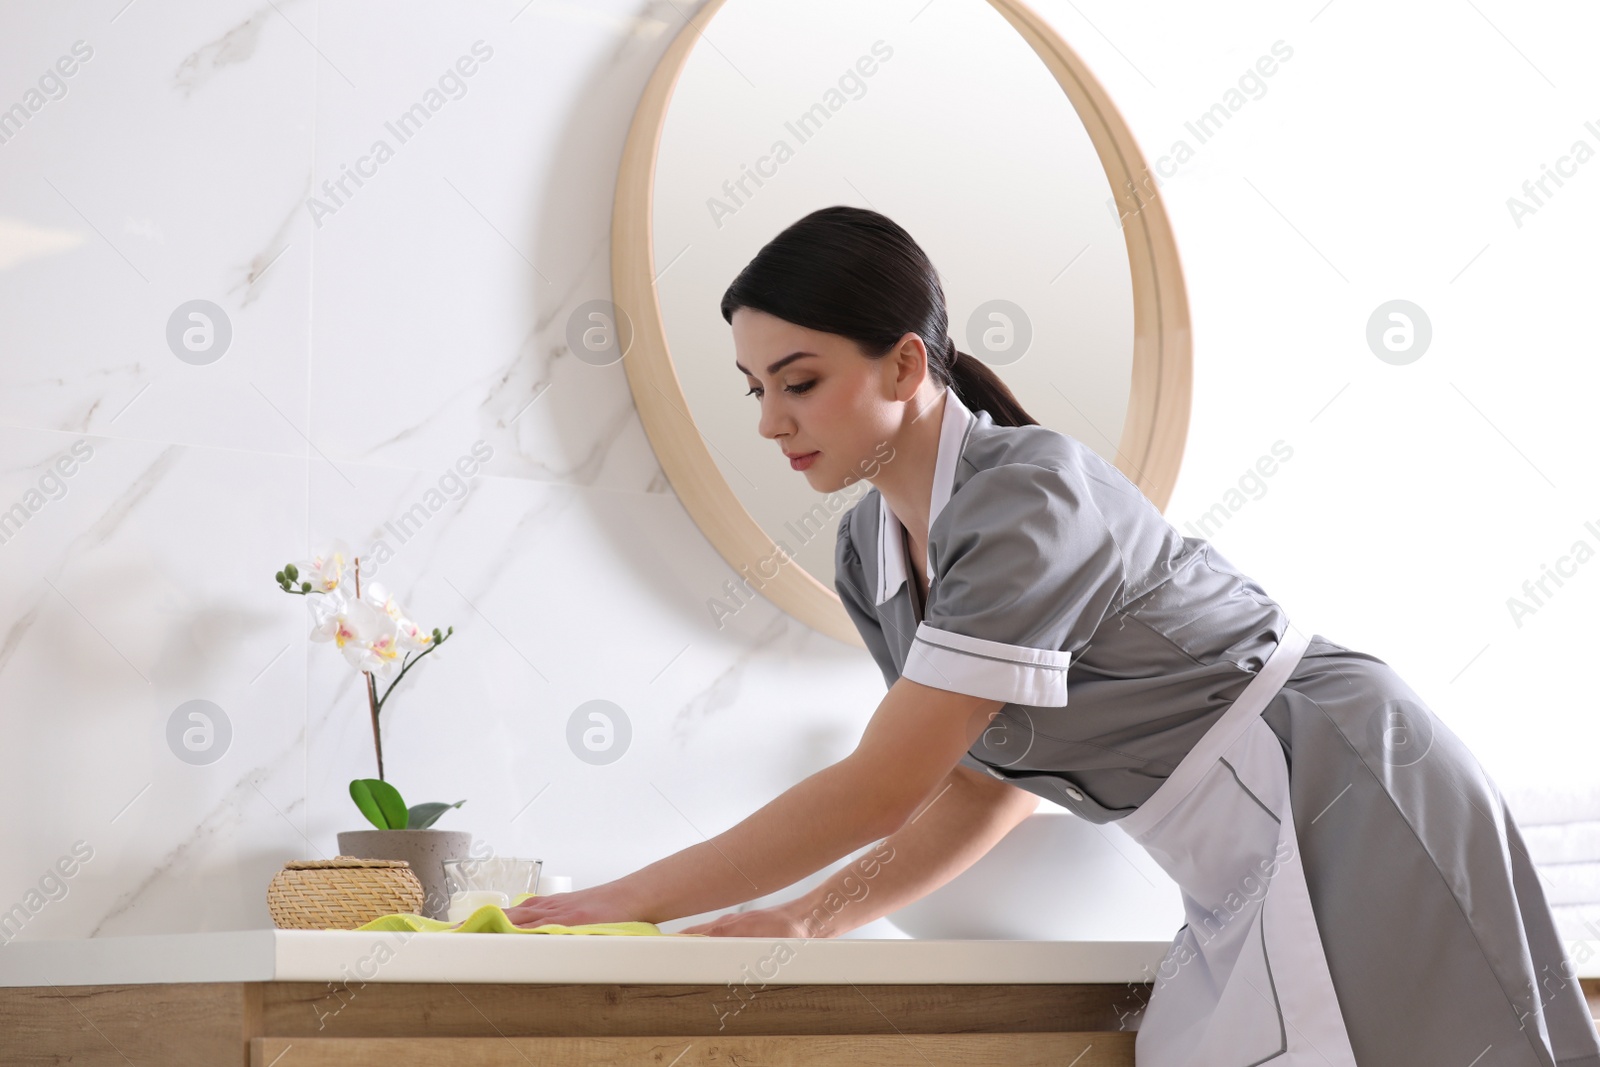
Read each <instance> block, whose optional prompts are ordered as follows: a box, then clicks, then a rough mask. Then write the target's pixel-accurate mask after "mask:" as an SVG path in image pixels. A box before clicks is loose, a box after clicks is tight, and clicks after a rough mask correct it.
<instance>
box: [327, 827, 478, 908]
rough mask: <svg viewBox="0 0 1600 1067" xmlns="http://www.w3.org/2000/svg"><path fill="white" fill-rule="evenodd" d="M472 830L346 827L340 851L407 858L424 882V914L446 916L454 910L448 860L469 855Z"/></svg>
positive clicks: (358, 855) (378, 857) (368, 856)
mask: <svg viewBox="0 0 1600 1067" xmlns="http://www.w3.org/2000/svg"><path fill="white" fill-rule="evenodd" d="M471 847H472V834H470V833H468V832H467V831H466V830H345V831H344V832H343V833H341V834H340V835H339V854H340V855H341V856H355V857H356V858H357V859H364V860H405V861H406V862H407V863H409V864H411V870H412V871H413V872H414V873H415V874H416V876H417V880H418V881H419V882H421V883H422V892H423V898H424V899H423V902H422V914H423V915H424V916H425V917H427V918H429V919H443V918H445V917H446V916H448V915H449V912H450V891H449V889H448V887H446V885H445V881H444V861H445V860H457V859H469V858H471V857H470V856H469V855H468V851H467V850H468V849H470V848H471Z"/></svg>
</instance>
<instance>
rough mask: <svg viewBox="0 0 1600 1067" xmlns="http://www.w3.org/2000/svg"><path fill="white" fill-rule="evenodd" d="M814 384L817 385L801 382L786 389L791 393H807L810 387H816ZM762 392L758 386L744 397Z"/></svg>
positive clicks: (811, 382) (758, 394) (810, 382)
mask: <svg viewBox="0 0 1600 1067" xmlns="http://www.w3.org/2000/svg"><path fill="white" fill-rule="evenodd" d="M816 384H817V383H816V382H815V381H809V382H802V383H800V384H799V385H791V386H788V387H787V388H788V390H789V392H791V393H805V392H809V391H810V389H811V387H812V386H813V385H816ZM763 391H764V390H762V388H761V387H760V386H755V387H753V388H752V389H751V390H750V391H749V392H748V393H746V394H744V395H745V396H760V395H761V394H762V392H763Z"/></svg>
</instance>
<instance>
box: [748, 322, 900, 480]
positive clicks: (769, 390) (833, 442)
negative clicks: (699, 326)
mask: <svg viewBox="0 0 1600 1067" xmlns="http://www.w3.org/2000/svg"><path fill="white" fill-rule="evenodd" d="M733 347H734V352H735V355H736V358H735V368H736V369H737V370H738V371H739V372H740V373H742V374H744V375H745V385H746V386H747V387H748V388H749V389H750V390H751V391H752V395H753V397H754V400H755V402H756V403H757V404H759V405H760V422H759V424H758V427H757V428H758V429H759V431H760V433H761V436H762V437H767V438H771V439H772V440H774V441H776V442H777V443H778V446H779V447H780V448H782V449H783V451H784V452H785V454H786V455H788V456H791V457H795V458H800V457H803V456H806V455H807V454H808V453H814V454H812V455H810V458H809V460H808V461H806V460H802V463H801V464H800V465H799V466H795V465H794V464H792V463H791V466H794V467H795V469H796V470H803V471H804V473H805V478H806V481H807V482H809V483H810V484H811V487H812V488H814V489H816V490H817V491H818V492H820V493H832V492H836V491H837V490H839V489H843V488H845V487H846V486H849V485H852V484H854V483H855V482H857V481H859V480H861V479H862V478H866V479H868V480H869V481H870V480H871V478H872V476H873V475H874V474H875V473H876V472H877V469H878V467H879V466H880V465H881V464H882V463H883V462H884V460H885V457H886V456H889V455H892V454H893V453H892V452H891V451H890V450H889V449H888V448H886V447H885V443H886V442H889V441H891V440H893V439H894V437H895V435H896V434H897V433H898V430H899V427H900V425H901V418H902V416H901V405H902V404H904V403H905V402H906V401H908V400H910V399H911V398H912V397H914V396H915V395H916V393H917V389H918V388H919V387H920V386H921V385H922V382H923V380H924V379H925V378H926V377H927V373H926V367H927V358H926V356H927V353H926V350H925V349H923V348H922V341H921V339H920V338H918V337H917V335H916V334H914V333H911V334H907V335H906V336H905V338H902V341H901V345H900V346H899V348H897V349H896V350H895V351H894V352H891V353H889V354H888V355H886V356H884V357H883V358H882V359H869V358H867V357H866V356H863V355H862V354H861V350H860V349H859V348H858V347H857V346H856V343H855V342H854V341H852V340H850V339H849V338H848V337H843V336H840V335H839V334H834V333H822V332H820V331H817V330H808V329H806V328H804V327H802V326H796V325H795V324H794V323H792V322H788V321H786V320H784V319H780V318H778V317H777V316H775V315H769V314H767V313H766V312H764V311H757V310H755V309H753V308H739V309H738V310H736V311H735V312H734V313H733ZM796 353H805V355H801V356H798V357H796V356H795V354H796ZM778 363H782V366H778V367H776V369H773V367H774V365H775V364H778Z"/></svg>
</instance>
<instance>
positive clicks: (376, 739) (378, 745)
mask: <svg viewBox="0 0 1600 1067" xmlns="http://www.w3.org/2000/svg"><path fill="white" fill-rule="evenodd" d="M361 673H362V674H365V675H366V676H367V708H368V710H370V711H371V712H372V747H373V748H374V749H376V750H377V753H378V780H379V781H380V782H381V781H383V735H382V734H380V733H379V732H378V710H379V707H380V704H381V702H380V701H379V700H378V686H377V684H376V683H375V682H374V681H373V680H372V672H371V671H362V672H361Z"/></svg>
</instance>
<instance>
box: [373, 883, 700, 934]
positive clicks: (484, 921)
mask: <svg viewBox="0 0 1600 1067" xmlns="http://www.w3.org/2000/svg"><path fill="white" fill-rule="evenodd" d="M533 896H537V894H535V893H524V894H522V895H521V896H519V897H518V898H517V899H516V902H515V903H514V904H513V905H512V906H513V907H515V906H516V905H517V904H521V903H522V902H523V901H525V900H527V899H529V898H530V897H533ZM356 929H357V930H415V931H419V932H423V933H452V934H623V935H631V936H644V937H650V936H656V937H709V936H710V935H709V934H663V933H662V932H661V930H660V929H659V928H658V927H657V926H656V925H655V923H646V922H618V923H582V924H580V925H578V926H563V925H561V924H560V923H545V924H544V925H543V926H518V925H516V924H515V923H513V922H512V921H511V917H510V916H508V915H507V914H506V913H505V909H504V908H501V907H497V906H496V905H494V904H485V905H484V906H483V907H481V908H479V909H478V910H477V911H475V912H473V913H472V914H471V915H469V916H467V917H466V919H465V920H463V921H462V923H461V925H460V926H456V925H454V924H453V923H450V922H447V921H445V920H443V919H429V918H426V917H425V916H422V915H416V914H413V913H411V912H398V913H396V914H394V915H381V916H379V917H378V918H376V919H373V920H372V921H371V922H369V923H366V924H364V925H361V926H358V927H356Z"/></svg>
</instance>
